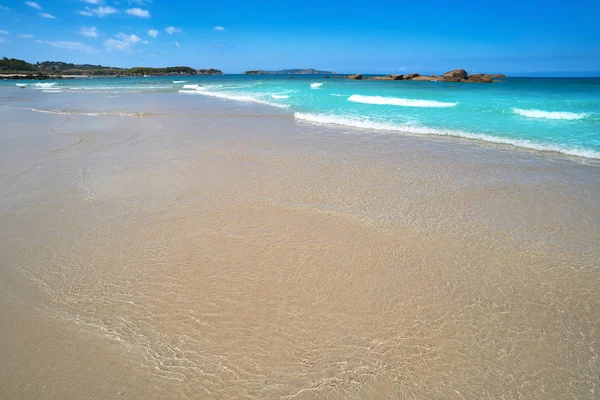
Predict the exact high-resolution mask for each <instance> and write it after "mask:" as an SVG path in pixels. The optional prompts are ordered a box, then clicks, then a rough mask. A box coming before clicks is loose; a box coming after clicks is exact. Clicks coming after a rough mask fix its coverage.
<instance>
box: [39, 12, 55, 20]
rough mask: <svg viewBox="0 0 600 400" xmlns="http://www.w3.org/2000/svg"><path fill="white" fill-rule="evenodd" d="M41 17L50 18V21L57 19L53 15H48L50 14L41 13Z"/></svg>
mask: <svg viewBox="0 0 600 400" xmlns="http://www.w3.org/2000/svg"><path fill="white" fill-rule="evenodd" d="M40 17H42V18H48V19H55V18H56V17H55V16H54V15H52V14H48V13H40Z"/></svg>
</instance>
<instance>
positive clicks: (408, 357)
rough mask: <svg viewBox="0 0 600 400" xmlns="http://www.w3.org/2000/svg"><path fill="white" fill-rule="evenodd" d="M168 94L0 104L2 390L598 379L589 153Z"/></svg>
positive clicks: (359, 392) (407, 389)
mask: <svg viewBox="0 0 600 400" xmlns="http://www.w3.org/2000/svg"><path fill="white" fill-rule="evenodd" d="M25 92H26V91H25ZM148 97H150V98H148ZM182 97H183V96H179V95H178V94H176V93H166V94H155V95H152V96H145V97H144V96H135V95H128V96H127V95H123V96H122V97H120V98H116V99H115V98H110V99H105V98H103V97H101V96H97V95H91V94H80V95H77V97H76V103H77V104H79V107H80V109H79V110H78V111H79V113H77V112H72V113H63V114H52V113H40V112H37V113H36V112H31V111H30V110H26V109H7V108H6V107H2V108H0V120H1V121H2V122H3V125H4V126H5V127H6V129H5V130H3V134H2V136H0V140H1V141H2V143H3V146H0V155H1V156H2V159H3V163H2V164H0V180H1V182H2V185H1V187H2V189H0V190H1V198H2V199H3V201H2V203H1V204H0V213H1V215H2V219H3V221H4V223H3V224H2V227H1V228H0V239H1V240H0V243H1V245H0V246H1V247H0V257H1V259H0V261H2V264H4V265H6V266H7V268H5V269H2V271H1V272H0V274H2V276H1V278H2V279H0V282H2V283H1V285H2V286H3V289H6V290H3V291H2V296H0V303H1V304H2V306H3V307H0V309H2V310H5V311H4V315H5V317H6V318H5V320H6V321H9V322H13V323H8V324H2V328H0V329H2V332H3V333H2V336H3V337H5V338H6V340H5V341H4V342H3V344H2V345H3V346H4V348H2V354H5V356H6V357H7V359H9V360H14V364H11V368H10V369H8V368H6V369H1V368H0V385H1V387H2V392H3V393H4V394H6V395H7V396H8V397H11V398H32V399H33V398H44V397H46V398H47V397H48V395H49V394H52V395H54V396H57V397H61V398H78V397H81V396H83V395H85V396H86V397H90V398H107V397H116V396H117V395H122V396H125V397H140V396H143V395H145V394H148V395H152V396H154V397H156V398H163V399H169V398H183V397H188V398H194V397H195V398H198V397H205V398H222V397H227V396H229V397H234V396H237V397H256V398H269V397H290V398H295V399H308V398H323V397H328V398H347V397H354V398H372V397H378V396H379V397H390V396H398V397H401V396H410V395H411V393H412V395H413V396H414V395H415V394H418V395H423V396H426V397H430V398H431V397H433V398H438V397H439V398H443V397H448V396H450V397H451V398H459V397H468V398H476V397H481V396H482V395H484V396H489V397H499V396H501V395H505V396H506V395H508V396H511V397H518V396H521V397H527V398H540V399H542V398H558V397H566V396H572V397H577V398H590V399H591V398H593V396H594V395H593V392H591V391H590V390H592V389H593V388H594V387H595V386H597V384H598V382H597V374H596V372H595V371H597V370H598V367H599V365H598V362H599V361H598V359H597V357H595V354H597V352H598V351H600V349H599V348H598V343H600V340H599V339H600V338H599V337H598V332H600V329H599V328H600V321H599V320H598V318H597V316H596V315H595V310H597V309H598V307H600V299H599V298H598V295H597V293H598V292H599V290H600V276H599V274H598V273H599V271H598V264H597V255H598V254H599V252H600V248H599V244H598V241H597V232H598V231H599V229H600V203H599V201H598V199H599V198H600V184H599V183H600V182H599V179H600V174H598V168H599V166H598V165H597V164H596V163H595V162H592V161H585V162H582V160H584V159H580V158H572V157H567V156H562V155H558V154H552V153H542V152H535V151H528V150H519V149H513V148H506V147H503V146H499V145H492V144H482V143H477V142H473V141H465V140H456V139H450V138H446V137H423V136H413V135H381V134H376V133H374V132H369V131H368V130H364V129H363V130H359V129H355V128H350V127H335V126H326V125H321V124H310V123H305V122H300V121H298V120H295V119H294V118H293V117H292V116H290V115H289V113H286V112H285V111H283V110H280V109H274V108H270V107H267V106H263V105H248V104H240V103H236V102H231V101H218V100H215V99H213V98H210V97H201V96H198V97H193V100H190V99H189V98H187V97H186V98H182ZM56 101H57V100H56V99H52V100H46V101H42V102H41V104H35V105H33V106H35V107H39V108H40V109H52V108H53V105H54V107H56V103H53V102H56ZM60 101H62V102H64V101H65V99H62V98H61V99H60ZM73 101H75V100H73ZM0 102H2V103H6V100H5V99H3V100H2V101H0ZM46 102H48V103H46ZM190 103H193V104H190ZM99 104H100V105H103V106H104V108H101V107H100V106H99ZM14 105H15V106H18V107H22V106H23V102H19V103H18V104H14ZM25 105H26V106H27V105H28V104H25ZM29 105H31V104H29ZM126 105H128V106H126ZM63 107H64V108H70V109H71V110H72V109H73V107H72V105H69V104H67V105H65V104H63ZM86 107H89V109H88V108H86ZM111 108H114V109H119V110H124V111H127V112H135V113H138V114H136V115H140V114H139V113H143V114H142V115H141V117H139V116H138V117H134V116H116V115H98V116H91V115H82V113H85V112H92V111H97V110H98V109H103V110H109V109H111ZM23 121H27V122H26V123H24V122H23ZM13 310H19V311H18V312H16V311H15V312H13ZM42 316H43V317H42ZM40 317H42V318H43V319H42V321H44V322H43V324H44V326H45V327H47V328H48V329H47V330H46V331H45V332H49V333H47V334H45V333H44V332H41V331H39V330H36V328H35V324H34V321H36V320H37V319H38V318H40ZM22 338H26V342H27V344H28V345H27V346H25V347H24V346H22V345H18V344H19V343H21V344H22V343H23V339H22ZM69 346H73V347H72V348H73V349H77V351H71V350H69V351H67V349H68V348H69ZM40 349H48V350H45V351H40ZM62 349H64V350H62ZM55 350H56V351H55ZM57 363H59V364H60V365H62V366H63V368H60V369H53V368H52V366H54V365H57ZM340 363H341V364H340ZM106 365H111V368H110V369H107V368H106ZM73 371H82V372H81V373H80V374H79V375H78V376H80V377H81V379H78V380H75V381H77V382H79V381H80V382H82V384H81V385H80V384H77V382H74V383H68V382H69V381H73V379H70V378H69V377H72V376H73V375H72V373H73ZM32 376H33V377H35V379H36V386H35V387H34V386H32V385H31V384H27V382H28V380H29V379H30V378H31V377H32ZM42 385H45V386H46V388H47V389H46V391H45V392H42V391H39V388H40V387H41V386H42ZM90 385H93V386H94V387H95V388H96V390H94V392H93V393H90V392H89V391H87V389H86V388H88V387H89V386H90ZM144 387H150V388H152V392H151V393H148V391H147V390H145V389H144ZM453 393H460V396H459V395H458V394H457V395H456V396H455V395H453Z"/></svg>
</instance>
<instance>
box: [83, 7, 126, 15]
mask: <svg viewBox="0 0 600 400" xmlns="http://www.w3.org/2000/svg"><path fill="white" fill-rule="evenodd" d="M118 12H119V10H117V9H116V8H114V7H111V6H100V7H96V8H90V7H88V6H86V7H85V10H81V11H78V13H79V14H81V15H85V16H86V17H91V16H94V15H95V16H97V17H106V16H107V15H111V14H116V13H118Z"/></svg>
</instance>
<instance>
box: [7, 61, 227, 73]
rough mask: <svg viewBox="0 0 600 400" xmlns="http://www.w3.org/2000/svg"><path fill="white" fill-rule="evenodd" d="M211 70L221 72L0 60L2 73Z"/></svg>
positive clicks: (183, 70) (186, 69) (188, 69)
mask: <svg viewBox="0 0 600 400" xmlns="http://www.w3.org/2000/svg"><path fill="white" fill-rule="evenodd" d="M209 71H211V72H213V71H214V72H213V73H214V74H215V75H216V74H221V71H218V70H200V71H196V70H195V69H194V68H191V67H167V68H150V67H135V68H129V69H124V68H116V67H105V66H102V65H91V64H71V63H65V62H62V61H44V62H41V63H40V62H39V63H37V64H30V63H28V62H26V61H23V60H17V59H14V58H11V59H9V58H6V57H4V58H3V59H2V60H0V73H2V74H28V75H31V74H43V75H89V76H143V75H196V74H198V73H205V72H209ZM211 74H212V73H211Z"/></svg>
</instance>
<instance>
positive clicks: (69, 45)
mask: <svg viewBox="0 0 600 400" xmlns="http://www.w3.org/2000/svg"><path fill="white" fill-rule="evenodd" d="M36 42H37V43H40V44H45V45H48V46H52V47H56V48H59V49H67V50H79V51H87V52H92V51H93V50H94V49H93V48H91V47H90V46H87V45H85V44H83V43H81V42H68V41H60V40H59V41H56V42H54V41H50V40H36Z"/></svg>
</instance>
